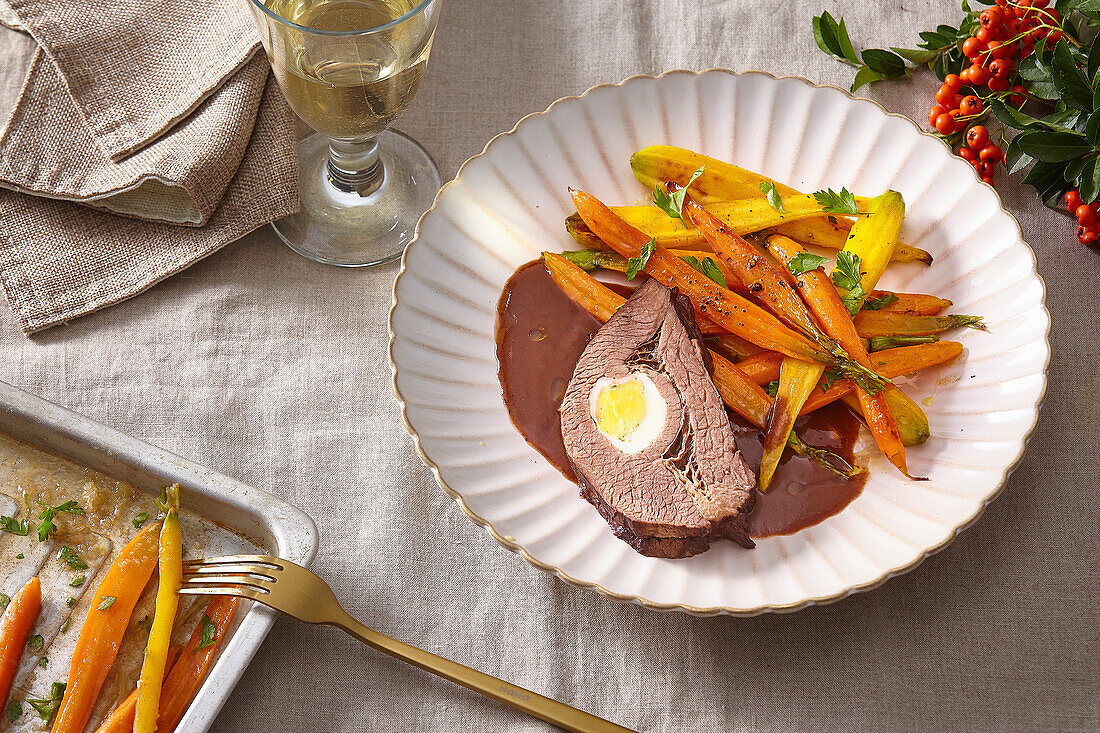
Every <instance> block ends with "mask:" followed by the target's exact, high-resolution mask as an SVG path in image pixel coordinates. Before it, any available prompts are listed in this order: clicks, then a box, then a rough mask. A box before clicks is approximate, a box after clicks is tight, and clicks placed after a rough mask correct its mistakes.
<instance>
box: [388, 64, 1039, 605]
mask: <svg viewBox="0 0 1100 733" xmlns="http://www.w3.org/2000/svg"><path fill="white" fill-rule="evenodd" d="M712 73H715V74H729V75H730V76H735V77H741V76H761V77H766V78H769V79H772V80H774V81H785V80H791V81H797V82H800V83H802V84H805V85H806V86H809V87H813V88H820V89H830V90H833V91H837V92H840V93H841V94H842V95H844V96H845V97H847V98H848V99H849V100H850V101H854V102H866V103H868V104H871V105H874V106H875V107H876V108H877V109H878V110H879V111H880V112H882V114H884V115H886V116H887V117H895V118H897V119H899V120H903V121H904V122H905V123H906V124H908V125H910V126H912V127H913V128H914V129H915V130H916V131H917V133H918V134H920V135H924V136H926V137H932V138H935V136H934V135H932V134H931V133H928V132H926V131H924V130H922V129H921V128H920V126H919V125H918V124H917V123H915V122H914V121H913V120H911V119H910V118H908V117H906V116H905V115H902V114H898V113H896V112H890V111H889V110H887V109H886V108H885V107H883V106H882V105H881V104H879V103H878V102H876V101H875V100H873V99H868V98H866V97H857V96H855V95H854V94H852V93H851V92H850V91H848V90H847V89H842V88H840V87H838V86H834V85H832V84H817V83H815V82H812V81H810V80H809V79H807V78H805V77H802V76H798V75H776V74H772V73H770V72H767V71H762V70H759V69H745V70H742V71H734V70H732V69H728V68H723V67H709V68H706V69H701V70H698V71H695V70H691V69H683V68H674V69H669V70H667V71H663V72H661V73H659V74H633V75H631V76H627V77H625V78H623V79H622V80H620V81H618V82H609V83H602V84H594V85H592V86H590V87H588V88H587V89H586V90H584V91H583V92H581V93H580V94H574V95H567V96H564V97H560V98H558V99H556V100H555V101H553V102H551V103H550V104H549V105H548V106H547V107H546V108H545V109H543V110H541V111H537V112H531V113H529V114H527V115H524V116H523V117H521V118H520V119H519V120H518V121H517V122H516V123H515V124H514V125H513V126H512V128H511V129H509V130H506V131H504V132H501V133H498V134H496V135H494V136H493V137H492V138H490V139H489V141H488V142H486V143H485V146H484V147H483V148H482V150H481V152H480V153H477V154H476V155H473V156H471V157H469V158H468V159H466V161H464V162H463V163H462V165H461V166H459V168H458V171H457V172H456V173H455V175H454V178H452V179H451V180H450V181H448V182H447V183H445V184H443V186H442V187H441V188H440V189H439V191H438V192H437V193H436V196H435V199H434V200H433V201H432V205H431V207H430V208H429V209H428V210H427V211H425V212H424V213H423V214H422V215H421V217H420V219H419V220H418V221H417V223H416V230H415V232H414V235H413V239H412V241H411V242H409V244H408V245H407V246H406V247H405V250H404V252H403V253H402V255H401V267H400V269H399V270H398V273H397V276H396V277H395V278H394V283H393V289H392V290H391V293H390V312H389V318H388V319H387V327H388V330H389V345H388V348H387V356H388V358H389V363H390V372H391V373H390V383H391V387H392V388H393V395H394V398H395V399H396V400H397V403H398V405H399V406H400V408H401V420H402V423H403V424H404V426H405V430H406V431H407V432H408V433H409V435H410V437H411V438H412V441H413V445H414V447H415V449H416V453H417V455H418V456H419V457H420V460H421V462H422V463H423V464H424V465H425V466H426V467H428V468H429V469H430V470H431V472H432V475H433V476H434V477H435V480H436V483H437V484H439V487H440V488H442V489H443V491H444V492H445V493H446V494H447V495H448V496H450V497H451V499H453V500H454V502H455V503H456V504H457V505H458V507H459V509H460V510H461V511H462V513H463V514H465V515H466V517H467V518H469V519H470V520H471V521H472V522H474V524H476V525H478V526H480V527H482V528H483V529H484V530H485V531H486V532H488V533H489V535H490V536H491V537H492V538H493V539H494V540H496V541H497V542H498V543H499V544H500V545H501V546H503V547H504V548H505V549H507V550H510V551H511V552H514V553H516V554H517V555H520V556H521V557H522V558H523V559H524V560H526V561H527V563H529V564H530V565H532V566H534V567H536V568H538V569H539V570H543V571H546V572H548V573H552V574H553V575H556V576H557V577H558V578H560V579H561V580H563V581H565V582H566V583H568V584H569V585H572V586H574V587H577V588H583V589H586V590H595V591H596V592H598V593H600V594H601V595H604V596H606V597H608V598H611V599H612V600H615V601H619V602H621V603H632V604H635V605H640V606H643V607H645V608H648V609H651V610H654V611H664V612H668V611H680V612H683V613H686V614H688V615H692V616H701V617H706V616H719V615H725V616H734V617H741V618H747V617H752V616H758V615H760V614H763V613H793V612H795V611H799V610H802V609H803V608H807V607H810V606H819V605H826V604H830V603H835V602H836V601H839V600H842V599H844V598H847V597H849V596H851V595H855V594H856V593H862V592H864V591H868V590H873V589H875V588H878V587H879V586H881V585H882V584H883V583H885V582H886V581H888V580H890V579H891V578H895V577H897V576H899V575H904V574H905V573H907V572H909V571H911V570H913V569H915V568H916V567H917V566H919V565H920V564H921V563H922V562H924V561H925V560H926V559H927V558H929V557H931V556H932V555H934V554H936V553H938V552H940V551H942V550H943V549H945V548H946V547H947V546H948V545H950V544H951V543H952V542H954V541H955V539H956V538H957V537H958V536H959V534H960V533H961V532H962V531H963V530H965V529H967V528H969V527H970V526H972V525H973V524H974V523H975V522H977V521H978V519H980V518H981V516H982V514H984V513H985V510H986V508H987V507H988V506H989V505H990V504H991V503H992V502H993V501H994V500H995V499H996V498H997V497H998V496H1000V495H1001V493H1002V492H1003V491H1004V489H1005V486H1006V485H1007V483H1008V479H1009V477H1010V476H1011V475H1012V473H1013V472H1014V471H1015V470H1016V468H1017V467H1018V466H1019V465H1020V462H1021V461H1022V460H1023V457H1024V454H1025V453H1026V452H1027V446H1028V443H1029V442H1030V441H1031V438H1032V437H1033V436H1034V434H1035V428H1036V426H1037V425H1038V423H1039V414H1040V411H1041V409H1042V406H1043V402H1044V401H1045V399H1046V395H1047V390H1048V387H1049V384H1050V379H1049V377H1048V372H1049V370H1050V362H1051V354H1052V348H1051V343H1050V332H1051V317H1050V309H1049V308H1047V304H1046V296H1047V287H1046V281H1045V280H1044V279H1043V276H1042V275H1041V274H1040V273H1039V267H1038V265H1039V262H1038V257H1037V256H1036V254H1035V250H1034V249H1033V248H1032V247H1031V245H1030V244H1029V243H1028V242H1027V240H1026V239H1024V234H1023V230H1022V229H1021V228H1020V223H1019V222H1018V221H1017V220H1016V217H1015V216H1013V215H1012V213H1011V212H1010V211H1008V209H1006V208H1005V207H1004V205H1003V204H1002V203H1001V197H1000V194H998V193H997V191H996V189H995V188H994V187H993V186H991V185H990V184H988V183H985V182H984V181H980V180H979V181H978V182H979V183H980V184H981V185H983V186H986V187H987V188H989V189H990V190H991V191H993V193H994V195H995V196H996V197H997V203H998V204H1000V209H1001V212H1002V213H1003V214H1005V215H1006V216H1007V217H1008V218H1009V220H1010V221H1011V222H1012V224H1013V225H1014V226H1015V227H1016V233H1017V234H1018V235H1019V238H1020V241H1021V242H1022V243H1023V244H1024V249H1025V250H1026V251H1027V253H1028V255H1029V256H1030V262H1029V265H1030V270H1031V274H1032V275H1033V276H1034V277H1035V279H1036V280H1037V281H1038V282H1039V287H1040V289H1041V294H1040V304H1041V308H1042V315H1043V316H1044V317H1045V319H1046V327H1045V329H1044V330H1043V339H1042V342H1041V344H1042V347H1043V348H1044V350H1045V352H1046V353H1045V358H1044V360H1043V369H1042V384H1041V385H1040V389H1039V396H1038V398H1037V400H1036V402H1035V409H1034V412H1033V415H1032V420H1031V425H1030V426H1029V427H1028V428H1027V430H1026V431H1025V433H1024V436H1023V439H1022V440H1021V441H1020V449H1019V451H1018V452H1017V453H1016V455H1015V457H1013V459H1012V460H1011V461H1009V462H1008V464H1007V466H1006V467H1005V469H1004V471H1003V473H1002V474H1001V477H1000V480H999V481H998V484H997V486H996V488H995V489H994V490H993V491H992V492H990V493H989V494H988V495H987V496H986V497H985V498H984V499H983V500H982V501H981V502H980V504H979V506H978V508H977V509H976V510H975V511H974V513H973V514H971V515H970V516H969V517H968V518H966V519H965V520H963V521H962V522H960V523H959V524H957V525H956V526H955V528H954V530H953V531H952V532H951V533H950V535H948V536H947V537H946V538H945V539H944V540H943V541H942V542H940V543H938V544H936V545H935V546H933V547H929V548H927V549H925V550H924V551H922V552H921V553H920V554H919V555H918V556H917V557H916V558H914V559H913V560H912V561H911V562H908V563H905V564H903V565H900V566H898V567H894V568H890V569H889V570H886V571H883V572H882V573H881V574H880V575H879V576H878V577H876V578H874V579H873V580H871V581H868V582H866V583H861V584H858V585H854V586H850V587H848V588H846V589H844V590H841V591H838V592H837V593H834V594H831V595H826V596H815V597H811V598H805V599H803V600H801V601H797V602H794V603H789V604H763V605H759V606H754V607H749V608H740V607H734V606H707V607H699V606H692V605H689V604H685V603H662V602H658V601H653V600H651V599H648V598H645V597H643V596H639V595H633V594H624V593H617V592H615V591H612V590H609V589H608V588H605V587H603V586H602V585H600V584H599V583H594V582H589V581H584V580H580V579H579V578H574V577H572V576H571V575H569V574H568V573H566V572H565V571H564V570H563V569H562V568H560V567H558V566H556V565H553V564H551V563H546V562H543V561H541V560H538V559H536V558H535V557H533V556H532V555H531V554H530V553H529V552H527V550H526V549H525V548H523V547H522V546H521V545H520V544H519V543H517V542H515V541H513V540H511V539H510V538H508V537H506V536H505V535H503V534H501V533H500V532H498V531H497V530H496V528H495V527H494V526H493V525H492V523H491V522H490V521H489V520H487V519H485V518H484V517H481V516H480V515H478V514H477V513H476V512H474V511H473V510H472V509H470V507H469V506H468V505H467V504H466V501H465V499H464V497H463V496H462V494H461V493H459V492H458V491H456V490H455V489H453V488H452V487H450V486H449V485H448V484H447V482H446V480H445V479H444V478H443V475H442V473H441V472H440V469H439V466H438V465H437V464H436V463H435V462H434V461H433V460H432V459H431V458H429V457H428V455H427V453H425V451H424V449H423V446H422V444H421V438H420V435H419V434H418V433H417V430H416V428H415V427H413V425H412V423H411V422H410V421H409V417H408V406H407V404H406V401H405V397H404V395H402V393H401V389H400V387H399V386H398V383H397V372H398V368H397V361H396V360H395V358H394V344H395V342H396V340H397V334H396V332H395V331H394V327H393V322H394V313H395V311H396V310H397V305H398V298H397V287H398V284H399V283H400V281H401V278H402V276H403V275H404V274H405V272H406V270H407V268H408V255H409V250H410V249H411V248H412V247H413V246H414V245H415V244H416V242H417V240H419V238H420V226H421V224H422V223H423V221H424V219H425V217H427V216H428V215H429V214H430V213H431V212H432V211H434V210H435V209H436V207H437V206H438V205H439V201H440V198H441V197H442V196H443V192H444V191H446V190H447V188H448V187H449V186H450V185H451V184H452V183H454V182H456V181H458V180H459V179H460V178H461V177H462V174H463V172H464V171H465V170H466V167H467V166H468V165H470V164H471V163H472V162H473V161H475V160H477V159H478V158H480V157H482V156H483V155H485V154H486V153H487V152H488V150H489V148H490V147H491V146H492V145H493V143H495V142H496V141H497V140H498V139H500V138H504V137H508V136H511V135H513V134H515V133H516V132H517V131H518V130H519V128H520V127H521V126H522V125H523V124H524V123H526V122H528V121H529V120H531V119H533V118H538V117H542V116H543V115H545V114H547V113H548V112H550V111H551V110H552V109H553V108H554V107H556V106H558V105H560V104H566V103H569V102H573V101H576V100H579V99H582V98H584V97H586V96H588V95H589V94H591V93H592V92H594V91H597V90H600V89H607V88H611V87H621V86H623V85H624V84H627V83H628V82H631V81H634V80H637V79H651V80H657V79H661V78H663V77H666V76H672V75H687V76H694V77H698V76H703V75H707V74H712ZM960 162H961V161H960ZM973 175H974V177H975V178H977V177H978V176H977V173H973ZM1038 343H1040V342H1037V344H1038Z"/></svg>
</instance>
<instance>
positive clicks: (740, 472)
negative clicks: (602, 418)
mask: <svg viewBox="0 0 1100 733" xmlns="http://www.w3.org/2000/svg"><path fill="white" fill-rule="evenodd" d="M708 356H709V355H708V354H707V351H706V349H705V348H704V347H703V344H702V336H701V335H700V334H699V329H698V327H697V325H696V323H695V318H694V315H693V312H692V308H691V303H690V302H689V301H688V300H687V298H686V297H684V296H682V295H680V294H679V293H678V292H677V291H675V290H672V291H670V290H669V289H668V288H666V287H665V286H663V285H661V284H660V283H658V282H657V281H655V280H647V281H646V282H645V283H644V284H643V285H642V286H641V287H640V288H638V290H637V291H636V292H635V293H634V295H633V296H632V297H631V298H630V300H629V301H628V302H627V303H626V304H625V305H623V307H622V308H620V309H619V311H618V312H617V313H616V314H615V315H614V316H612V318H611V319H610V320H609V321H608V322H607V323H606V324H604V326H603V327H602V328H601V329H600V330H599V332H598V333H597V334H596V335H595V336H594V337H593V338H592V341H591V342H590V343H589V344H588V346H587V347H586V348H585V350H584V353H583V354H581V357H580V360H579V361H578V362H577V366H576V369H575V370H574V372H573V378H572V380H570V382H569V386H568V388H567V389H566V393H565V399H564V400H563V401H562V404H561V430H562V438H563V439H564V442H565V450H566V453H567V454H568V456H569V459H570V461H571V462H572V464H573V468H574V470H575V472H576V475H577V480H578V482H579V483H580V486H581V495H582V496H583V497H584V498H585V499H587V500H588V501H589V502H591V503H592V504H593V505H594V506H595V507H596V508H597V509H598V510H599V511H600V514H602V515H603V517H604V519H606V520H607V521H608V523H610V524H611V526H612V527H613V528H614V530H615V534H616V535H617V536H618V537H619V538H621V539H622V540H624V541H625V542H627V543H628V544H630V546H631V547H633V548H634V549H635V550H637V551H638V552H640V553H642V554H643V555H650V556H654V557H690V556H691V555H695V554H698V553H700V552H703V551H705V550H706V549H707V548H708V547H709V546H710V544H711V543H712V542H713V541H715V540H716V539H718V538H722V537H725V538H728V539H731V540H733V541H735V542H737V543H739V544H741V545H743V546H745V547H753V542H752V540H750V539H749V537H748V531H747V517H746V515H747V514H748V513H749V512H750V511H751V510H752V506H753V501H754V496H755V491H754V490H755V486H756V479H755V477H754V475H753V472H752V471H751V470H749V467H748V466H747V465H746V464H745V460H744V458H742V456H741V454H740V452H738V450H737V445H736V443H735V442H734V435H733V430H732V429H731V427H730V423H729V418H728V416H727V415H726V410H725V406H724V405H723V403H722V399H721V398H720V397H719V396H718V392H717V390H716V389H715V388H714V383H713V382H712V381H711V379H710V376H709V375H708V373H707V367H706V363H705V359H706V358H707V357H708ZM632 377H634V378H635V382H636V383H635V384H634V385H633V386H634V388H635V389H634V395H635V397H637V394H638V393H639V392H641V393H643V394H646V395H647V397H645V413H646V415H647V419H646V420H643V421H642V423H641V425H639V427H638V429H637V430H636V431H635V434H634V435H632V436H630V437H627V438H624V437H623V436H621V435H619V434H611V433H609V432H605V430H604V429H603V428H601V424H600V423H598V422H597V419H596V415H597V401H598V399H597V398H598V395H599V393H600V392H601V390H603V389H606V388H607V386H608V385H610V384H622V383H623V382H624V381H629V380H631V378H632ZM643 383H644V385H645V387H646V389H645V390H641V389H639V388H638V386H637V385H638V384H643ZM658 395H659V396H658ZM601 414H603V413H601ZM654 420H660V422H659V423H657V424H654ZM647 423H648V425H649V426H648V427H647V428H645V430H644V431H643V428H642V427H641V426H642V425H646V424H647ZM605 427H606V426H605Z"/></svg>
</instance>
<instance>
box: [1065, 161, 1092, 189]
mask: <svg viewBox="0 0 1100 733" xmlns="http://www.w3.org/2000/svg"><path fill="white" fill-rule="evenodd" d="M1088 162H1089V159H1088V157H1087V156H1082V157H1080V158H1077V159H1075V160H1071V161H1070V162H1069V163H1067V164H1066V169H1065V170H1064V171H1063V172H1062V180H1064V181H1065V182H1066V183H1076V182H1077V179H1078V178H1080V177H1081V171H1083V170H1085V165H1086V164H1087V163H1088Z"/></svg>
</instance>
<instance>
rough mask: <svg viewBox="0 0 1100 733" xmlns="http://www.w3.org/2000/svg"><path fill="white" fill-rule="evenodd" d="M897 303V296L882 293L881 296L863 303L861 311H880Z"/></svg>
mask: <svg viewBox="0 0 1100 733" xmlns="http://www.w3.org/2000/svg"><path fill="white" fill-rule="evenodd" d="M897 302H898V296H896V295H894V294H893V293H883V294H882V295H880V296H878V297H877V298H871V299H870V300H867V301H864V303H863V310H867V311H877V310H882V309H883V308H885V307H886V306H888V305H893V304H894V303H897Z"/></svg>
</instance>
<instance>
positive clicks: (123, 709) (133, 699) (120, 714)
mask: <svg viewBox="0 0 1100 733" xmlns="http://www.w3.org/2000/svg"><path fill="white" fill-rule="evenodd" d="M180 651H182V649H181V647H179V646H172V647H169V648H168V667H169V668H171V667H172V665H173V664H175V663H176V660H177V659H178V658H179V655H180ZM137 700H138V691H137V688H136V687H135V688H134V690H133V692H131V693H130V694H129V695H127V696H126V699H125V700H123V701H122V702H120V703H119V704H118V706H117V707H116V708H115V709H114V710H112V711H111V714H110V715H108V716H107V718H106V719H105V720H104V721H103V722H102V723H100V724H99V727H98V728H96V729H95V733H132V732H133V730H134V713H135V712H136V711H137Z"/></svg>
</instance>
